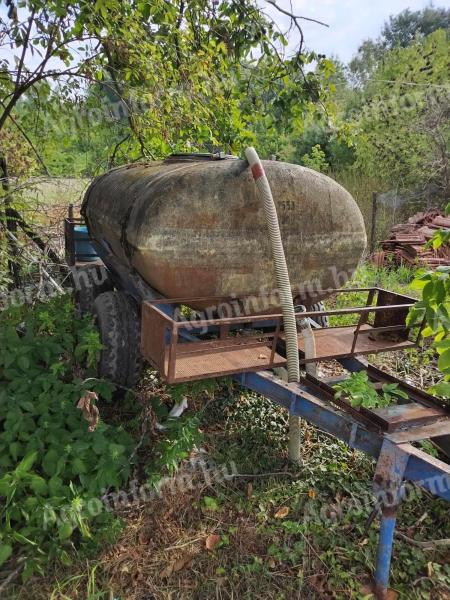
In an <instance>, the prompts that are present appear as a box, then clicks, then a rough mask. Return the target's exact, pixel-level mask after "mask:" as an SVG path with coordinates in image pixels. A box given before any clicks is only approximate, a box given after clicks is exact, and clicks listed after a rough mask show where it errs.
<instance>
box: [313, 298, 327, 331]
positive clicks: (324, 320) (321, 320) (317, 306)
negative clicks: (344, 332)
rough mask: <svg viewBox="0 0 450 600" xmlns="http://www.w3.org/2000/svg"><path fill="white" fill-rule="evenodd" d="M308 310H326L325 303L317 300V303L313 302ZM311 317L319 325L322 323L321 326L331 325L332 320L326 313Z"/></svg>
mask: <svg viewBox="0 0 450 600" xmlns="http://www.w3.org/2000/svg"><path fill="white" fill-rule="evenodd" d="M308 310H310V311H312V310H314V311H318V312H319V311H322V310H325V306H324V304H323V302H316V304H313V305H312V306H308ZM311 319H312V320H313V321H315V322H316V323H317V325H320V327H329V326H330V321H329V319H328V315H324V316H322V317H311Z"/></svg>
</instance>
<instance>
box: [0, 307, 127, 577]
mask: <svg viewBox="0 0 450 600" xmlns="http://www.w3.org/2000/svg"><path fill="white" fill-rule="evenodd" d="M19 324H20V328H19V327H18V325H19ZM0 346H1V348H2V353H1V355H0V506H1V508H0V566H1V564H3V563H5V562H6V561H7V560H8V559H9V558H10V557H11V555H12V554H15V553H20V554H22V556H24V557H25V558H26V561H25V565H24V570H23V578H24V579H26V578H28V577H29V576H30V575H31V574H32V573H33V572H35V571H36V570H37V571H41V570H42V567H43V565H44V564H45V563H46V561H48V560H49V559H52V558H54V557H59V558H60V559H61V560H63V561H66V562H68V561H69V560H70V558H69V554H68V552H67V549H68V548H69V547H70V546H69V545H68V544H69V540H71V539H77V538H78V539H84V540H88V539H89V538H90V537H91V536H92V530H91V524H92V523H93V522H94V520H95V519H96V518H98V520H99V523H101V522H102V519H103V520H104V519H106V518H107V517H109V515H105V514H99V513H102V511H101V506H100V509H99V504H100V505H101V503H100V500H99V498H100V496H101V494H102V492H103V491H104V490H105V489H110V488H119V487H120V486H122V485H123V484H124V483H125V482H126V481H127V479H128V475H129V469H130V465H129V456H130V454H131V452H132V448H133V438H132V437H131V436H130V435H129V434H128V433H127V432H126V431H125V430H124V429H123V428H122V427H120V426H113V425H108V424H106V423H105V422H103V421H102V420H101V419H100V421H99V422H98V424H97V426H96V427H95V429H94V430H93V431H90V430H89V428H88V423H87V422H86V421H85V420H84V418H83V415H82V413H81V411H80V410H79V409H78V408H77V403H78V401H79V400H80V398H81V397H83V396H84V395H86V393H87V392H94V393H96V394H98V395H101V396H102V397H103V398H104V399H106V400H107V399H109V398H110V396H111V393H112V390H113V387H112V386H111V384H109V383H107V382H104V381H100V380H97V379H96V378H95V377H90V375H92V374H93V373H91V372H90V371H89V368H87V370H86V365H88V366H89V365H92V364H93V362H94V356H95V354H96V352H97V350H98V348H99V347H100V343H99V339H98V335H97V334H96V332H95V331H93V329H92V326H91V324H90V322H89V320H88V319H86V318H85V319H74V317H73V307H72V303H71V301H70V300H69V299H68V298H67V297H60V298H54V299H52V300H51V301H49V302H47V303H46V304H40V305H38V306H37V307H36V308H34V309H33V310H27V309H25V308H19V309H18V308H12V309H10V310H6V311H3V312H2V313H0ZM90 502H91V505H90V504H89V503H90ZM94 504H95V506H94ZM91 508H92V509H94V508H95V510H91Z"/></svg>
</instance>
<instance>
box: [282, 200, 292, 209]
mask: <svg viewBox="0 0 450 600" xmlns="http://www.w3.org/2000/svg"><path fill="white" fill-rule="evenodd" d="M280 207H281V210H282V211H283V212H287V211H289V210H294V209H295V202H294V201H293V200H282V201H281V202H280Z"/></svg>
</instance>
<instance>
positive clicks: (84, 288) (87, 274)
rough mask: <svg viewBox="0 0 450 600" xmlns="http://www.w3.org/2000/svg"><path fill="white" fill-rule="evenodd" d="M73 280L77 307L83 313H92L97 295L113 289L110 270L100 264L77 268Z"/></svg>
mask: <svg viewBox="0 0 450 600" xmlns="http://www.w3.org/2000/svg"><path fill="white" fill-rule="evenodd" d="M72 282H73V287H74V290H75V307H76V309H77V311H78V312H79V313H80V314H81V315H85V314H87V313H92V311H93V308H94V301H95V299H96V298H97V296H99V295H100V294H103V293H104V292H108V291H110V290H112V289H113V283H112V281H111V279H110V277H109V275H108V271H107V270H106V268H105V267H103V266H99V265H96V266H90V267H82V268H77V269H75V270H74V271H72Z"/></svg>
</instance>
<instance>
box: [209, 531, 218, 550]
mask: <svg viewBox="0 0 450 600" xmlns="http://www.w3.org/2000/svg"><path fill="white" fill-rule="evenodd" d="M219 542H220V535H217V533H212V534H211V535H208V537H207V538H206V541H205V546H206V549H207V550H214V548H215V547H216V546H217V544H218V543H219Z"/></svg>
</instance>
